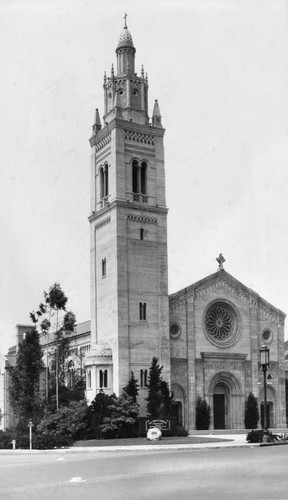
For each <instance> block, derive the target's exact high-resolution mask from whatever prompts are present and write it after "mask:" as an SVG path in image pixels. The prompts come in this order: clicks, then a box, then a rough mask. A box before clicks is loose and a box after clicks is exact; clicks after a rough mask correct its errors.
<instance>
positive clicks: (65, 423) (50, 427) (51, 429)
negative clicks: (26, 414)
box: [36, 401, 87, 446]
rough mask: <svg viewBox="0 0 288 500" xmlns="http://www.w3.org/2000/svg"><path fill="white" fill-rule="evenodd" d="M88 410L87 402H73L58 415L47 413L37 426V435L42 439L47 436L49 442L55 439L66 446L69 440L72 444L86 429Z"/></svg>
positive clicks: (60, 410) (62, 408)
mask: <svg viewBox="0 0 288 500" xmlns="http://www.w3.org/2000/svg"><path fill="white" fill-rule="evenodd" d="M86 410H87V405H86V401H72V402H71V403H69V405H67V406H63V407H61V408H60V409H59V411H58V412H56V413H55V412H52V411H47V412H46V414H45V416H44V418H43V419H42V420H41V422H40V424H39V425H38V426H37V428H36V433H37V434H38V435H39V434H40V435H41V436H42V437H43V436H46V438H47V441H48V440H49V439H51V440H53V439H55V440H57V441H59V442H60V441H61V443H65V444H64V445H65V446H66V440H67V442H69V444H71V443H72V442H73V441H74V440H75V439H77V438H78V437H79V435H80V434H81V431H82V430H83V429H85V426H86V423H85V417H86ZM39 439H40V438H39ZM43 439H44V437H43ZM51 442H52V441H51ZM64 445H63V446H64ZM60 446H62V444H60Z"/></svg>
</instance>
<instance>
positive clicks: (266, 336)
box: [262, 329, 272, 342]
mask: <svg viewBox="0 0 288 500" xmlns="http://www.w3.org/2000/svg"><path fill="white" fill-rule="evenodd" d="M262 338H263V340H265V342H270V340H271V339H272V333H271V331H270V330H268V329H266V330H264V331H263V333H262Z"/></svg>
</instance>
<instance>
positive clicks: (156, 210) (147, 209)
mask: <svg viewBox="0 0 288 500" xmlns="http://www.w3.org/2000/svg"><path fill="white" fill-rule="evenodd" d="M118 207H120V208H126V209H128V210H129V212H130V211H131V212H132V210H133V213H134V212H135V213H141V215H143V216H147V217H153V216H152V215H150V214H157V215H167V213H168V208H166V207H155V206H152V205H146V206H142V205H140V204H139V205H138V204H137V206H136V204H134V203H130V202H127V201H122V200H114V201H112V202H111V203H108V204H107V205H106V206H105V207H103V208H102V209H101V210H98V211H97V212H92V214H91V215H90V216H89V217H88V220H89V222H94V221H95V220H97V219H98V218H101V219H102V217H103V215H104V214H106V213H109V212H110V211H111V210H114V209H115V208H118Z"/></svg>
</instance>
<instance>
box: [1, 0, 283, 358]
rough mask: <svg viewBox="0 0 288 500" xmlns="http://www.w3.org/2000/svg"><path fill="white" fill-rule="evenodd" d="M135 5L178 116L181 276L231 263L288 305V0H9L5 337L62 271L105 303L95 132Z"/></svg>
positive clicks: (82, 292) (144, 45)
mask: <svg viewBox="0 0 288 500" xmlns="http://www.w3.org/2000/svg"><path fill="white" fill-rule="evenodd" d="M125 12H127V13H128V19H127V22H128V28H129V31H130V32H131V34H132V37H133V41H134V45H135V47H136V50H137V52H136V71H137V72H138V73H140V70H141V64H144V69H145V71H147V72H148V77H149V85H150V88H149V97H150V115H151V111H152V108H153V103H154V99H158V101H159V105H160V110H161V114H162V121H163V125H164V127H165V128H166V135H165V154H166V185H167V205H168V207H169V216H168V217H169V218H168V230H169V233H168V249H169V291H170V292H174V291H176V290H177V289H180V288H183V287H185V286H187V285H189V284H191V283H193V282H195V281H197V280H199V279H201V278H204V277H205V276H207V275H209V274H211V273H213V272H215V271H216V269H217V263H216V261H215V258H216V257H217V256H218V254H219V252H222V253H223V254H224V256H225V258H226V263H225V269H226V270H227V271H228V272H230V273H231V274H232V275H233V276H235V277H236V278H237V279H239V280H240V281H242V282H243V283H244V284H245V285H246V286H248V287H251V288H253V289H254V290H255V291H256V292H258V293H259V294H260V295H262V296H263V297H264V298H265V299H266V300H268V301H269V302H271V303H272V304H273V305H275V306H276V307H279V308H280V309H282V310H283V311H284V312H288V286H287V284H288V266H287V257H288V238H287V222H288V196H287V186H288V173H287V172H288V164H287V160H288V138H287V134H288V100H287V88H288V28H287V26H288V23H287V21H288V2H287V1H284V0H262V1H260V0H186V1H184V0H177V1H176V0H173V1H169V0H159V1H157V0H137V1H136V0H126V1H125V2H124V1H122V0H110V1H109V2H106V1H104V0H1V2H0V60H1V74H0V82H1V84H0V89H1V92H0V110H1V112H0V144H1V147H0V166H1V176H0V231H1V233H0V234H1V244H0V351H2V353H3V352H6V350H7V348H8V346H10V345H13V344H14V343H15V325H16V324H17V323H27V322H29V312H30V311H32V310H33V309H35V308H36V307H37V306H38V304H39V301H40V300H41V299H42V293H43V290H47V289H48V288H49V287H50V286H51V285H52V284H53V283H54V282H55V281H57V282H59V283H60V284H61V286H62V288H63V290H64V291H65V293H66V294H67V295H68V297H69V309H71V310H73V311H74V312H75V313H76V315H77V320H78V321H84V320H87V319H89V318H90V282H89V224H88V220H87V217H88V216H89V210H90V185H89V183H90V146H89V143H88V139H89V137H90V135H91V126H92V121H93V117H94V109H95V108H96V107H98V108H99V110H100V115H101V116H102V115H103V88H102V84H103V74H104V71H105V70H106V71H107V73H108V75H109V73H110V69H111V64H112V63H114V64H115V62H116V56H115V49H116V46H117V43H118V39H119V35H120V33H121V31H122V28H123V15H124V13H125Z"/></svg>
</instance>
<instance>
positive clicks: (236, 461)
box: [0, 435, 288, 500]
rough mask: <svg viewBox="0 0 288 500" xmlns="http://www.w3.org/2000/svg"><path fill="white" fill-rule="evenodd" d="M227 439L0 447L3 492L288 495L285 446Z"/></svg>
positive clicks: (101, 496)
mask: <svg viewBox="0 0 288 500" xmlns="http://www.w3.org/2000/svg"><path fill="white" fill-rule="evenodd" d="M225 437H227V435H226V436H225ZM208 444H209V445H210V443H208ZM211 444H212V445H213V444H214V443H211ZM219 444H220V443H219ZM225 444H226V446H225V447H220V446H219V447H218V448H211V447H210V446H209V447H207V446H205V447H202V448H199V446H197V449H196V448H195V447H194V448H192V447H191V448H190V449H179V450H175V449H167V447H166V446H162V448H161V450H158V449H155V448H154V449H153V450H148V449H145V447H144V448H143V447H141V450H137V449H135V448H134V449H133V450H129V452H127V450H126V451H123V450H118V451H117V450H115V449H111V448H110V449H109V450H107V451H106V452H105V453H102V448H98V449H97V450H95V449H94V450H93V451H91V449H89V448H85V449H83V448H82V450H75V449H73V448H72V449H71V450H55V451H50V452H41V451H40V452H37V451H32V452H29V451H26V452H21V453H20V452H15V453H11V452H10V453H7V454H5V453H1V455H0V499H1V500H16V499H17V500H18V499H20V500H28V499H29V500H47V499H53V500H66V499H67V500H68V499H69V500H76V499H77V500H78V499H80V500H86V499H87V500H88V499H89V500H90V499H91V498H93V499H94V498H95V499H97V500H122V499H125V500H138V499H139V500H164V499H165V500H186V499H187V500H188V499H189V500H191V499H192V500H193V499H197V500H202V499H203V500H208V499H213V500H215V499H216V500H260V499H261V500H272V499H273V500H288V478H287V459H288V447H287V446H272V447H259V446H254V445H253V446H251V445H244V446H243V443H242V445H241V444H240V443H239V444H240V446H237V447H231V446H230V447H229V446H228V443H227V442H226V443H225ZM88 450H89V451H88ZM100 450H101V452H100Z"/></svg>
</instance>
